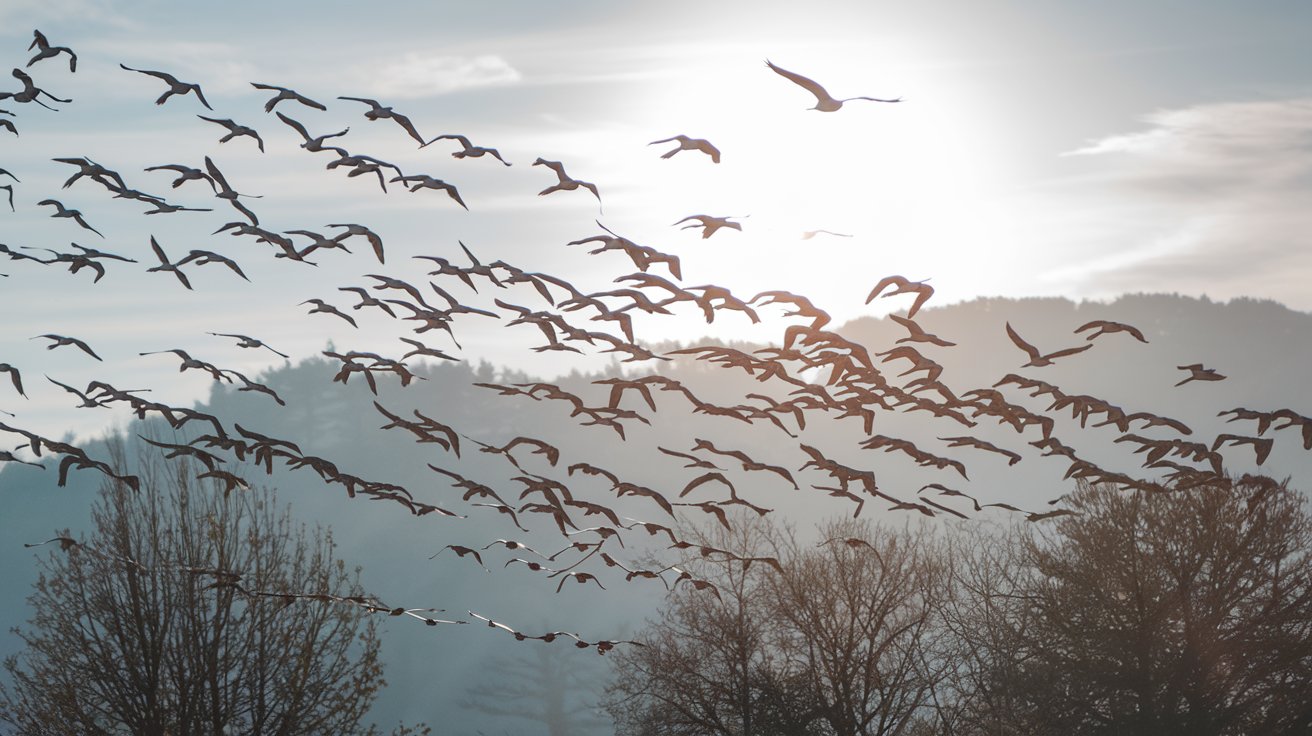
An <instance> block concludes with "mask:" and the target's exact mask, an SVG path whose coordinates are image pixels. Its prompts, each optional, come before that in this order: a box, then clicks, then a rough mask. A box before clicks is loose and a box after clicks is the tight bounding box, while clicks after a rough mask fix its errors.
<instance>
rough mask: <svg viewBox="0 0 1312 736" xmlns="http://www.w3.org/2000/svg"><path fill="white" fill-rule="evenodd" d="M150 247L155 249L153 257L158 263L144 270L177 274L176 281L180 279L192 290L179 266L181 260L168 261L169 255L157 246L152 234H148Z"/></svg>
mask: <svg viewBox="0 0 1312 736" xmlns="http://www.w3.org/2000/svg"><path fill="white" fill-rule="evenodd" d="M150 249H151V250H153V251H155V257H156V258H158V259H159V265H158V266H152V267H151V268H148V269H146V271H148V272H161V271H168V272H170V273H172V274H173V275H174V276H177V277H178V281H181V282H182V285H183V286H185V287H187V290H188V291H190V290H192V289H191V282H190V281H188V280H187V275H186V274H184V273H183V272H182V269H181V268H180V266H181V265H182V263H183V261H178V262H177V263H171V262H169V257H168V256H167V255H165V254H164V249H163V248H161V247H160V246H159V243H158V242H157V241H156V240H155V236H154V235H152V236H150Z"/></svg>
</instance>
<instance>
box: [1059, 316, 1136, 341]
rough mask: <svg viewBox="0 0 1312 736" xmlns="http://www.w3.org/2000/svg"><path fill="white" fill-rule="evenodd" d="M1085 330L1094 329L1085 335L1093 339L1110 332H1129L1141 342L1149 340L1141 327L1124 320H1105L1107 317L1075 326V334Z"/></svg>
mask: <svg viewBox="0 0 1312 736" xmlns="http://www.w3.org/2000/svg"><path fill="white" fill-rule="evenodd" d="M1095 328H1096V329H1095ZM1085 330H1094V331H1093V332H1091V333H1089V334H1088V335H1087V336H1086V337H1085V339H1086V340H1092V339H1093V338H1095V337H1098V336H1100V335H1106V334H1108V333H1110V332H1124V333H1127V334H1129V335H1130V336H1131V337H1133V338H1134V339H1136V340H1138V341H1139V342H1144V343H1146V342H1148V340H1147V339H1146V338H1144V336H1143V332H1141V331H1140V330H1139V328H1137V327H1134V326H1133V325H1127V324H1125V323H1124V322H1112V321H1110V320H1105V319H1095V320H1093V321H1092V322H1086V323H1085V324H1083V325H1080V326H1079V327H1077V328H1075V334H1077V335H1078V334H1080V333H1081V332H1084V331H1085Z"/></svg>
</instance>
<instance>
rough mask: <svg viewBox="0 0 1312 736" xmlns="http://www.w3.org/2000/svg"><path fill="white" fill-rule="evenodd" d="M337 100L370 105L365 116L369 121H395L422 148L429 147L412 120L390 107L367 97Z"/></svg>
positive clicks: (340, 98)
mask: <svg viewBox="0 0 1312 736" xmlns="http://www.w3.org/2000/svg"><path fill="white" fill-rule="evenodd" d="M337 99H339V100H350V101H352V102H363V103H364V104H366V105H368V106H369V108H370V109H369V110H366V111H365V114H364V116H365V117H366V118H368V119H369V120H387V119H391V120H394V121H396V124H397V125H399V126H401V128H402V129H404V130H405V132H406V133H409V134H410V137H411V138H414V139H415V140H417V141H419V147H420V148H423V147H424V146H426V145H428V144H427V143H425V142H424V137H423V136H421V135H419V131H417V130H415V124H414V123H412V122H410V118H408V117H406V116H404V115H402V114H400V113H397V112H395V111H393V110H392V108H390V107H383V105H382V104H380V103H379V102H378V100H371V99H369V98H367V97H338V98H337Z"/></svg>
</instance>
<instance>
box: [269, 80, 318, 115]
mask: <svg viewBox="0 0 1312 736" xmlns="http://www.w3.org/2000/svg"><path fill="white" fill-rule="evenodd" d="M251 86H252V87H254V88H255V89H262V90H267V91H270V92H275V91H276V92H277V93H278V94H276V95H274V96H273V97H272V98H271V99H270V100H269V101H268V102H266V103H264V111H265V112H273V108H274V106H275V105H277V104H278V103H279V102H283V101H286V100H291V101H293V102H299V103H301V104H302V105H305V106H306V107H313V108H314V109H316V110H327V109H328V108H327V107H324V105H323V103H320V102H315V101H314V100H312V99H310V98H309V97H306V96H304V95H302V94H300V93H299V92H297V91H296V90H294V89H287V88H286V87H279V86H277V85H275V84H261V83H259V82H251Z"/></svg>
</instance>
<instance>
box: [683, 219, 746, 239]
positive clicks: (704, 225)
mask: <svg viewBox="0 0 1312 736" xmlns="http://www.w3.org/2000/svg"><path fill="white" fill-rule="evenodd" d="M734 217H735V215H729V216H727V217H714V216H712V215H688V216H687V217H685V218H683V219H682V220H679V221H678V222H676V223H674V224H675V225H683V223H685V222H689V223H691V224H688V225H684V226H683V227H681V228H679V229H680V230H687V229H689V228H698V227H699V228H701V229H702V240H705V239H706V238H709V237H711V236H712V235H714V234H715V233H716V232H718V231H719V230H720V229H721V228H726V227H727V228H729V229H730V230H737V231H739V232H742V229H743V224H742V223H741V222H733V221H732V220H733V218H734Z"/></svg>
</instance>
